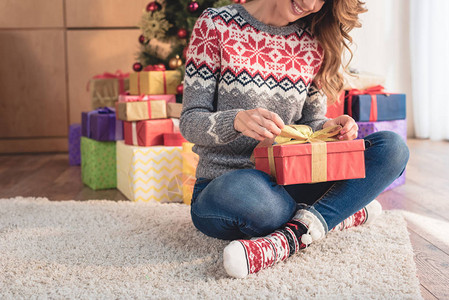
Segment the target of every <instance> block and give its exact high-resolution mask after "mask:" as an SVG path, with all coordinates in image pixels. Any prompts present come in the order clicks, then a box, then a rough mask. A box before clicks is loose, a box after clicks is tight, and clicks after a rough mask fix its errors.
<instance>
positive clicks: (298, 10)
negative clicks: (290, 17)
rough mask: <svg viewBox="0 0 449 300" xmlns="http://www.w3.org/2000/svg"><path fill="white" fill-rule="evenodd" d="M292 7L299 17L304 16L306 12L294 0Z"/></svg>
mask: <svg viewBox="0 0 449 300" xmlns="http://www.w3.org/2000/svg"><path fill="white" fill-rule="evenodd" d="M292 7H293V11H294V12H295V13H296V14H297V15H299V14H302V13H303V12H304V10H303V9H302V8H301V7H300V6H299V5H298V4H297V3H296V2H295V1H294V0H292Z"/></svg>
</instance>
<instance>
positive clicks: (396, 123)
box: [326, 74, 407, 190]
mask: <svg viewBox="0 0 449 300" xmlns="http://www.w3.org/2000/svg"><path fill="white" fill-rule="evenodd" d="M384 82H385V80H384V78H383V77H381V76H377V75H373V74H353V75H348V76H346V77H345V86H344V89H345V91H344V93H342V96H341V97H340V99H339V101H337V102H336V103H334V104H333V105H331V106H329V107H328V112H327V114H326V116H327V117H329V118H335V117H337V116H339V115H342V114H343V113H344V114H347V115H350V116H351V117H352V118H354V120H355V121H356V122H357V125H358V126H359V132H358V138H359V139H363V138H365V137H366V136H368V135H370V134H372V133H374V132H377V131H384V130H388V131H393V132H396V133H397V134H399V135H400V136H401V137H402V138H403V139H404V141H406V140H407V120H406V96H405V94H401V93H391V92H387V91H385V89H384V87H383V84H384ZM404 183H405V172H404V173H403V174H402V175H401V176H400V177H399V178H398V179H396V180H395V181H394V182H393V183H392V184H391V185H390V186H388V187H387V188H386V189H385V190H389V189H392V188H394V187H397V186H399V185H402V184H404Z"/></svg>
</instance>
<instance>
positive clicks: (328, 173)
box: [254, 125, 365, 185]
mask: <svg viewBox="0 0 449 300" xmlns="http://www.w3.org/2000/svg"><path fill="white" fill-rule="evenodd" d="M286 127H291V128H300V130H299V131H300V132H299V134H298V132H293V131H290V133H293V135H287V136H288V138H287V140H286V141H285V140H284V141H280V142H279V143H278V144H276V145H267V143H265V144H261V145H260V146H258V147H256V148H255V149H254V159H255V165H256V169H257V170H260V171H263V172H265V173H267V174H270V175H271V176H272V177H274V178H275V179H276V182H277V183H278V184H281V185H289V184H300V183H316V182H324V181H334V180H344V179H355V178H364V177H365V156H364V150H365V143H364V140H361V139H359V140H351V141H336V140H337V139H335V138H332V136H333V135H330V136H329V135H328V134H327V133H328V132H331V131H335V132H337V131H340V130H341V127H339V126H338V127H339V129H337V130H333V129H332V128H326V129H324V131H322V130H320V131H317V132H315V133H313V132H312V130H311V128H310V127H308V126H305V125H291V126H285V127H284V129H289V128H286ZM306 127H308V128H309V129H306V130H303V129H304V128H306ZM284 129H282V132H281V136H282V135H283V133H285V132H286V130H284ZM295 130H296V129H295ZM304 132H305V134H304ZM337 134H338V132H337ZM293 136H295V137H294V138H293V139H292V137H293ZM276 140H277V141H278V138H276ZM280 140H282V138H281V139H280ZM268 142H270V141H268ZM268 144H270V143H268Z"/></svg>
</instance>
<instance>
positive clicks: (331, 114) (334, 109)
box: [326, 91, 345, 119]
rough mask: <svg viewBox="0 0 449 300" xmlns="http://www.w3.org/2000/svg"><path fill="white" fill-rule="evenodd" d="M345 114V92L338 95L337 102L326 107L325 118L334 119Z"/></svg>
mask: <svg viewBox="0 0 449 300" xmlns="http://www.w3.org/2000/svg"><path fill="white" fill-rule="evenodd" d="M344 113H345V91H343V92H341V93H340V96H339V97H338V99H337V101H335V102H334V103H332V104H331V105H328V106H327V112H326V117H328V118H329V119H334V118H336V117H338V116H341V115H343V114H344Z"/></svg>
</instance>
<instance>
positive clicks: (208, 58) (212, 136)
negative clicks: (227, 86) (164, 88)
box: [179, 9, 241, 146]
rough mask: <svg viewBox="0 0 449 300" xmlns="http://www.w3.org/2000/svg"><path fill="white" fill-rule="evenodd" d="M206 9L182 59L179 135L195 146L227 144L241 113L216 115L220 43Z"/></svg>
mask: <svg viewBox="0 0 449 300" xmlns="http://www.w3.org/2000/svg"><path fill="white" fill-rule="evenodd" d="M212 13H213V12H210V11H209V9H207V10H205V11H204V12H203V13H202V14H201V16H200V17H199V18H198V19H197V21H196V23H195V26H194V28H193V32H192V36H191V39H190V44H189V48H188V51H187V55H186V56H187V57H186V73H185V77H184V93H183V109H182V112H181V118H180V124H179V127H180V130H181V133H182V135H183V136H184V137H185V138H186V139H187V140H188V141H189V142H192V143H194V144H197V145H204V146H213V145H222V144H227V143H229V142H231V141H233V140H235V139H236V138H237V137H239V136H240V133H239V132H238V131H236V130H235V128H234V119H235V116H236V114H237V113H238V112H239V111H241V109H232V110H226V111H217V105H216V101H217V84H218V78H219V75H220V61H221V58H220V40H219V35H218V32H217V29H216V27H215V25H214V23H213V20H212V18H211V14H212Z"/></svg>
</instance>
